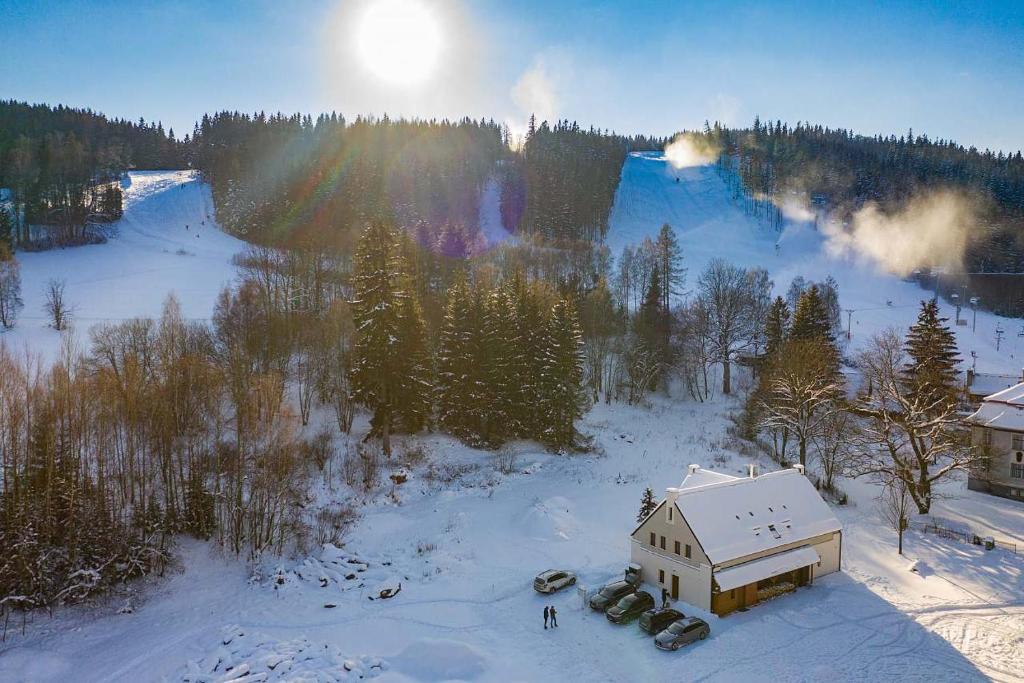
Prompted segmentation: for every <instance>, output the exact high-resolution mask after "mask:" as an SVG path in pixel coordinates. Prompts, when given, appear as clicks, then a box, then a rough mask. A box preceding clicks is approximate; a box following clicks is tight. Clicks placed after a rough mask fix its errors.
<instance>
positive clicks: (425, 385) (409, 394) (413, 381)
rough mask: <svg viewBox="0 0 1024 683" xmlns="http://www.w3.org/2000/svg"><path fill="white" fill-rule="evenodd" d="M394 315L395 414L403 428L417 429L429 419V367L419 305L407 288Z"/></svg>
mask: <svg viewBox="0 0 1024 683" xmlns="http://www.w3.org/2000/svg"><path fill="white" fill-rule="evenodd" d="M398 315H399V318H398V343H397V344H396V349H397V353H398V361H399V366H400V367H399V382H398V395H397V397H396V401H395V416H396V418H397V424H398V425H399V426H400V427H401V428H402V430H403V431H406V432H418V431H420V430H421V429H423V428H424V427H426V426H427V424H428V422H429V421H430V412H431V406H432V402H431V394H432V393H433V382H432V376H433V369H432V364H431V358H430V351H429V350H428V349H427V338H426V330H425V329H424V326H423V316H422V314H421V312H420V306H419V304H418V303H417V302H416V300H415V299H414V298H413V297H412V296H410V295H409V294H408V293H407V290H406V293H405V294H404V295H403V296H402V297H401V298H400V299H399V304H398Z"/></svg>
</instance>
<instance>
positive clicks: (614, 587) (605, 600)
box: [590, 581, 636, 612]
mask: <svg viewBox="0 0 1024 683" xmlns="http://www.w3.org/2000/svg"><path fill="white" fill-rule="evenodd" d="M634 592H636V588H635V587H634V586H633V584H630V583H626V582H625V581H614V582H612V583H609V584H607V585H605V586H603V587H602V588H601V590H599V591H598V592H597V593H596V594H595V595H594V597H592V598H590V608H591V609H596V610H600V611H602V612H603V611H605V610H606V609H608V608H609V607H611V606H612V605H614V604H615V603H617V602H618V601H619V600H621V599H622V598H624V597H626V596H627V595H629V594H630V593H634Z"/></svg>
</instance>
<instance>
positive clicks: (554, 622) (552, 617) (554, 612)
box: [551, 605, 558, 628]
mask: <svg viewBox="0 0 1024 683" xmlns="http://www.w3.org/2000/svg"><path fill="white" fill-rule="evenodd" d="M556 614H558V612H556V611H555V606H554V605H551V628H554V627H556V626H558V620H557V619H555V615H556Z"/></svg>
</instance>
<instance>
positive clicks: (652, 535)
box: [651, 531, 655, 546]
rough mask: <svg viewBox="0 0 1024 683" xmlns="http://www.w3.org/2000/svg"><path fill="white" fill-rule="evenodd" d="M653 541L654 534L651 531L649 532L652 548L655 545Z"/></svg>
mask: <svg viewBox="0 0 1024 683" xmlns="http://www.w3.org/2000/svg"><path fill="white" fill-rule="evenodd" d="M654 539H655V534H654V532H653V531H652V532H651V545H652V546H653V545H655V540H654Z"/></svg>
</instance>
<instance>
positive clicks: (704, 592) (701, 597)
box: [629, 538, 711, 610]
mask: <svg viewBox="0 0 1024 683" xmlns="http://www.w3.org/2000/svg"><path fill="white" fill-rule="evenodd" d="M629 556H630V561H631V562H634V563H636V564H638V565H640V566H641V567H642V568H643V571H642V572H641V575H640V578H641V579H642V580H643V581H644V582H645V583H648V584H651V585H653V586H658V587H659V588H664V589H665V590H668V591H670V592H671V590H672V577H673V576H678V577H679V600H682V601H683V602H687V603H689V604H691V605H693V606H694V607H697V608H698V609H703V610H710V609H711V565H708V564H703V563H700V562H686V561H685V560H684V559H683V558H676V557H673V555H672V554H671V553H666V552H664V551H662V550H661V549H660V548H652V547H650V545H649V544H645V543H643V542H641V541H640V540H639V539H637V538H633V539H631V540H630V555H629ZM659 571H660V572H664V576H665V580H664V582H661V581H659V578H660V577H661V575H660V574H659ZM654 598H655V600H659V601H660V600H661V596H660V595H655V596H654Z"/></svg>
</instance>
